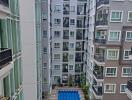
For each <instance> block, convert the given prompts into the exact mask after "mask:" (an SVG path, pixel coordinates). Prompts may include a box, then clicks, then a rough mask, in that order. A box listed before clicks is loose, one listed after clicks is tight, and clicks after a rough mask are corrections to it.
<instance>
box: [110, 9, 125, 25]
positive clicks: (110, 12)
mask: <svg viewBox="0 0 132 100" xmlns="http://www.w3.org/2000/svg"><path fill="white" fill-rule="evenodd" d="M112 12H121V13H122V14H121V20H120V21H112ZM122 20H123V11H121V10H111V12H110V22H115V23H116V22H122Z"/></svg>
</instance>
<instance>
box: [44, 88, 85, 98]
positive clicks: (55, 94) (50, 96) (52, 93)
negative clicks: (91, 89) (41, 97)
mask: <svg viewBox="0 0 132 100" xmlns="http://www.w3.org/2000/svg"><path fill="white" fill-rule="evenodd" d="M58 90H77V91H78V92H79V94H80V96H81V100H85V99H84V94H83V92H82V90H81V89H80V88H77V87H56V88H55V89H53V90H52V92H51V95H49V96H48V97H47V98H46V99H45V100H57V92H58Z"/></svg>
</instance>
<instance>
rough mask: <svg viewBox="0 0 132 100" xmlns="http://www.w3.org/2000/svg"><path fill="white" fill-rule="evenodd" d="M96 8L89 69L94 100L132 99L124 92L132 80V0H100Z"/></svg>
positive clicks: (92, 99) (96, 3)
mask: <svg viewBox="0 0 132 100" xmlns="http://www.w3.org/2000/svg"><path fill="white" fill-rule="evenodd" d="M91 2H92V1H91ZM91 2H90V3H91ZM95 5H96V7H94V9H95V12H94V13H95V24H94V26H93V27H92V28H93V29H94V31H93V33H92V34H93V37H92V38H93V44H94V46H93V47H94V49H93V50H94V53H93V56H92V58H91V59H90V57H91V56H88V57H89V60H92V61H90V62H89V63H88V66H87V67H88V69H90V70H88V73H89V74H87V75H88V77H90V78H91V79H92V81H90V80H91V79H90V78H89V81H88V83H89V84H90V87H91V88H90V91H93V92H92V93H91V96H90V97H91V100H117V98H118V99H119V100H130V99H129V98H128V97H127V95H126V93H125V90H126V88H127V81H129V80H131V79H132V74H131V73H132V67H131V64H132V63H131V59H130V58H129V55H130V54H131V46H132V45H131V44H132V41H131V40H132V38H131V35H132V6H131V5H132V1H131V0H97V1H96V2H95ZM90 10H91V9H90ZM91 11H92V10H91ZM89 14H90V16H91V15H92V14H91V13H89ZM90 21H91V20H90V19H89V22H90ZM89 30H91V28H90V27H89ZM88 34H91V33H90V32H89V33H88ZM90 37H91V36H90ZM90 37H88V38H90Z"/></svg>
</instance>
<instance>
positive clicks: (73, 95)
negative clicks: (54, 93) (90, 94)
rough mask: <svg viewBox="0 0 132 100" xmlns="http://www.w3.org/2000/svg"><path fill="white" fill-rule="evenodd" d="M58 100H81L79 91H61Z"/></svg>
mask: <svg viewBox="0 0 132 100" xmlns="http://www.w3.org/2000/svg"><path fill="white" fill-rule="evenodd" d="M58 100H80V97H79V94H78V91H59V92H58Z"/></svg>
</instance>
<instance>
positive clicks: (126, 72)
mask: <svg viewBox="0 0 132 100" xmlns="http://www.w3.org/2000/svg"><path fill="white" fill-rule="evenodd" d="M122 76H123V77H132V67H123V68H122Z"/></svg>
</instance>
